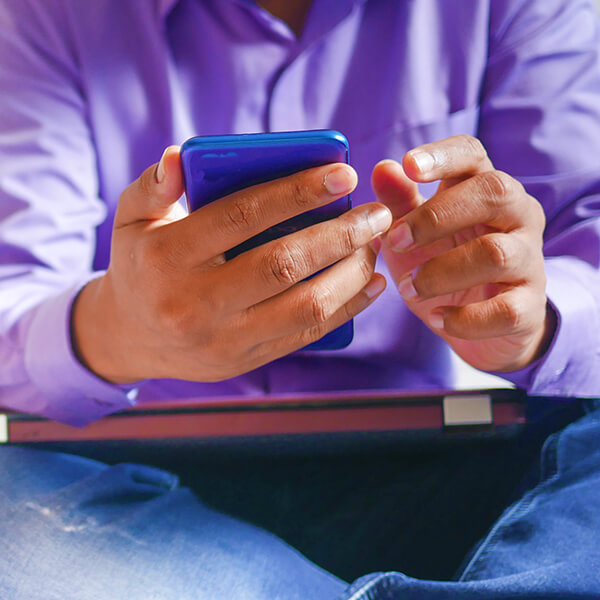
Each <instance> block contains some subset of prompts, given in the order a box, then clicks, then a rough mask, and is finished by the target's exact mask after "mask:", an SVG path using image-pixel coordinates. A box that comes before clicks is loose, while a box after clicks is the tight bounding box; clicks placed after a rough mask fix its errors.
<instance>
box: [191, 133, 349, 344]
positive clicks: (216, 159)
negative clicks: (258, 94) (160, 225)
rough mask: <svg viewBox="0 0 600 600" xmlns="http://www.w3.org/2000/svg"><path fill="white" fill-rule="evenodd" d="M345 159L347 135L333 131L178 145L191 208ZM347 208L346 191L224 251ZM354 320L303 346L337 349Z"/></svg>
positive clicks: (209, 138)
mask: <svg viewBox="0 0 600 600" xmlns="http://www.w3.org/2000/svg"><path fill="white" fill-rule="evenodd" d="M348 161H349V150H348V141H347V140H346V138H345V137H344V136H343V135H342V134H341V133H339V132H337V131H332V130H313V131H292V132H278V133H252V134H242V135H219V136H202V137H194V138H191V139H189V140H188V141H186V142H185V143H184V144H183V146H182V147H181V163H182V167H183V176H184V181H185V191H186V199H187V203H188V208H189V210H190V212H191V211H194V210H196V209H198V208H200V207H202V206H204V205H206V204H208V203H209V202H213V201H214V200H218V199H219V198H223V197H224V196H227V195H229V194H232V193H234V192H237V191H239V190H241V189H244V188H247V187H250V186H253V185H257V184H259V183H264V182H266V181H270V180H272V179H278V178H280V177H286V176H287V175H292V174H293V173H297V172H298V171H303V170H305V169H310V168H313V167H319V166H322V165H325V164H329V163H334V162H345V163H348ZM350 208H351V200H350V196H345V197H343V198H340V199H338V200H336V201H334V202H331V203H330V204H327V205H326V206H321V207H318V208H315V209H313V210H310V211H308V212H306V213H303V214H300V215H297V216H296V217H293V218H291V219H288V220H287V221H284V222H282V223H279V224H277V225H274V226H273V227H270V228H268V229H266V230H265V231H263V232H262V233H260V234H258V235H256V236H254V237H252V238H250V239H249V240H246V241H245V242H244V243H242V244H240V245H239V246H236V247H235V248H232V249H231V250H229V251H228V252H226V253H225V257H226V259H228V260H229V259H231V258H233V257H235V256H237V255H238V254H241V253H242V252H245V251H247V250H250V249H251V248H255V247H256V246H260V245H261V244H265V243H267V242H269V241H271V240H274V239H277V238H280V237H283V236H284V235H288V234H290V233H293V232H295V231H298V230H299V229H303V228H305V227H308V226H310V225H313V224H315V223H318V222H321V221H327V220H329V219H333V218H335V217H337V216H339V215H341V214H342V213H344V212H345V211H347V210H349V209H350ZM352 336H353V324H352V321H349V322H348V323H345V324H344V325H342V326H341V327H338V328H337V329H335V330H334V331H332V332H330V333H328V334H327V335H325V336H324V337H323V338H321V339H320V340H318V341H316V342H314V343H312V344H310V345H309V346H307V347H306V348H305V350H335V349H339V348H343V347H345V346H347V345H348V344H349V343H350V342H351V341H352Z"/></svg>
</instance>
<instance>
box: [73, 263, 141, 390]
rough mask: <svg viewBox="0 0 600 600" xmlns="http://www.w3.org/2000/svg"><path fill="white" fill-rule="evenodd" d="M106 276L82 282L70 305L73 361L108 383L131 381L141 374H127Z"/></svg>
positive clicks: (125, 337)
mask: <svg viewBox="0 0 600 600" xmlns="http://www.w3.org/2000/svg"><path fill="white" fill-rule="evenodd" d="M106 288H107V276H106V275H103V276H102V277H98V278H96V279H93V280H92V281H90V282H89V283H88V284H87V285H85V286H84V287H83V288H82V289H81V291H80V292H79V294H78V295H77V297H76V298H75V300H74V302H73V306H72V308H71V345H72V348H73V353H74V355H75V356H76V357H77V360H78V361H79V362H80V363H81V364H82V365H83V366H84V367H85V368H86V369H87V370H88V371H90V372H92V373H93V374H94V375H96V376H97V377H99V378H101V379H104V380H105V381H107V382H109V383H115V384H126V383H133V382H134V381H137V380H139V379H143V377H132V376H130V375H128V374H127V373H128V370H129V369H128V362H129V361H128V359H127V355H128V354H129V355H131V353H128V352H127V351H125V352H123V348H122V346H123V343H124V340H126V339H127V336H126V335H123V331H122V330H121V331H120V333H119V334H117V333H116V332H117V331H119V330H120V328H119V327H116V326H115V325H114V318H111V312H112V313H114V311H111V306H112V304H113V303H112V301H111V300H110V298H109V295H108V294H107V289H106Z"/></svg>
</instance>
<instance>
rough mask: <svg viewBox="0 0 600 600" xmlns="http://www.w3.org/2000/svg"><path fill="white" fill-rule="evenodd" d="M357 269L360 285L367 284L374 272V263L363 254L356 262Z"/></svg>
mask: <svg viewBox="0 0 600 600" xmlns="http://www.w3.org/2000/svg"><path fill="white" fill-rule="evenodd" d="M358 269H359V271H360V274H361V279H362V283H363V284H367V283H368V282H369V281H370V280H371V277H373V273H374V272H375V261H374V260H372V259H370V258H369V256H367V255H364V254H363V256H361V257H360V259H359V261H358Z"/></svg>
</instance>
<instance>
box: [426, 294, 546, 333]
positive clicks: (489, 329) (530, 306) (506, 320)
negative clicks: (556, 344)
mask: <svg viewBox="0 0 600 600" xmlns="http://www.w3.org/2000/svg"><path fill="white" fill-rule="evenodd" d="M545 318H546V297H545V295H543V294H539V293H537V291H536V290H535V288H533V287H531V286H515V287H511V288H509V289H508V290H506V291H504V292H501V293H500V294H497V295H496V296H494V297H493V298H490V299H488V300H482V301H480V302H473V303H471V304H467V305H465V306H447V307H442V308H438V309H436V310H435V311H433V313H432V314H431V316H430V319H429V324H430V325H431V326H432V328H433V329H438V330H443V331H444V332H445V333H446V334H447V335H450V336H452V337H455V338H460V339H464V340H485V339H491V338H498V337H508V336H527V335H529V334H531V333H533V332H535V331H537V330H539V329H540V328H541V327H542V325H543V322H544V319H545Z"/></svg>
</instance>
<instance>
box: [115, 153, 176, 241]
mask: <svg viewBox="0 0 600 600" xmlns="http://www.w3.org/2000/svg"><path fill="white" fill-rule="evenodd" d="M179 150H180V148H179V146H169V147H168V148H167V149H166V150H165V151H164V152H163V155H162V157H161V159H160V162H158V163H157V164H154V165H152V166H150V167H148V168H147V169H146V170H145V171H144V172H143V173H142V174H141V175H140V176H139V177H138V178H137V179H136V180H135V181H134V182H133V183H132V184H131V185H129V186H128V187H127V188H126V189H125V190H124V191H123V193H122V194H121V197H120V198H119V205H118V207H117V212H116V215H115V229H116V228H119V227H124V226H126V225H131V224H132V223H136V222H138V221H156V220H159V219H167V220H173V211H174V210H176V208H177V207H178V205H176V202H177V201H178V200H179V198H180V197H181V195H182V194H183V175H182V172H181V161H180V157H179Z"/></svg>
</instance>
